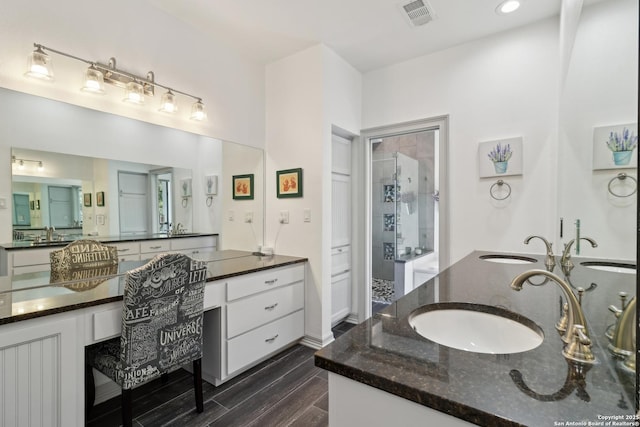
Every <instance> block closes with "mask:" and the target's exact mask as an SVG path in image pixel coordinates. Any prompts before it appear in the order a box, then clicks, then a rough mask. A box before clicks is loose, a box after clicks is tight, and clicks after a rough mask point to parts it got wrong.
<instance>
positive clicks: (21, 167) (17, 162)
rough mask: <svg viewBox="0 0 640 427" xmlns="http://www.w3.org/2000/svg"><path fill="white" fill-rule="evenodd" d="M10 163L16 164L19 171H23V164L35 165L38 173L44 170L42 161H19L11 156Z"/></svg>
mask: <svg viewBox="0 0 640 427" xmlns="http://www.w3.org/2000/svg"><path fill="white" fill-rule="evenodd" d="M11 162H12V163H13V164H17V165H18V169H20V170H22V169H24V164H25V162H30V163H35V164H36V166H37V168H38V170H39V171H42V170H44V163H43V162H42V160H30V159H19V158H17V157H16V156H11Z"/></svg>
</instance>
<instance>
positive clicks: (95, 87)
mask: <svg viewBox="0 0 640 427" xmlns="http://www.w3.org/2000/svg"><path fill="white" fill-rule="evenodd" d="M80 90H82V91H83V92H91V93H99V94H103V93H104V76H103V75H102V72H101V71H100V70H98V69H97V68H96V67H95V66H94V65H93V64H91V66H90V67H89V68H87V71H86V72H85V74H84V86H82V89H80Z"/></svg>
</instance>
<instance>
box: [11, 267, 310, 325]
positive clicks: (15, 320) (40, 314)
mask: <svg viewBox="0 0 640 427" xmlns="http://www.w3.org/2000/svg"><path fill="white" fill-rule="evenodd" d="M307 261H308V259H307V258H295V259H291V260H288V261H284V262H281V263H278V264H275V265H267V266H262V267H255V268H250V269H246V270H243V271H238V272H234V273H229V274H221V275H217V276H212V277H207V280H206V282H216V281H218V280H224V279H228V278H230V277H237V276H243V275H245V274H251V273H256V272H259V271H265V270H271V269H274V268H280V267H286V266H289V265H294V264H303V263H305V262H307ZM116 301H122V295H120V296H116V297H108V298H103V299H99V300H93V301H87V302H82V303H77V304H72V305H69V306H65V307H57V308H51V309H48V310H43V311H38V312H33V313H26V314H18V315H15V316H10V317H6V318H2V319H0V326H2V325H9V324H12V323H18V322H22V321H25V320H31V319H36V318H39V317H46V316H51V315H54V314H60V313H66V312H68V311H75V310H81V309H83V308H87V307H95V306H99V305H104V304H109V303H112V302H116Z"/></svg>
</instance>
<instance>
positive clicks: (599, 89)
mask: <svg viewBox="0 0 640 427" xmlns="http://www.w3.org/2000/svg"><path fill="white" fill-rule="evenodd" d="M565 36H567V37H566V38H565V41H567V46H570V43H569V41H570V40H571V39H572V38H571V36H572V34H565ZM565 71H566V76H565V78H564V82H563V86H562V89H563V90H562V93H561V96H560V110H559V111H560V115H559V156H558V163H557V164H558V217H559V218H563V223H564V227H563V228H564V230H563V234H564V236H563V241H565V242H567V241H569V240H570V239H572V238H575V237H576V220H580V235H581V236H583V237H584V236H588V237H591V238H593V239H595V240H596V242H597V244H598V246H597V248H594V249H592V248H591V247H590V246H591V245H590V244H588V243H587V242H585V241H583V242H582V245H583V249H582V251H583V253H582V254H583V255H588V256H594V257H598V258H610V259H623V260H635V259H636V232H635V231H636V221H637V214H636V213H637V192H636V190H637V182H636V180H637V160H636V159H637V154H638V152H637V148H635V149H634V150H633V153H632V156H631V157H630V158H629V159H628V160H629V161H628V162H627V163H624V162H623V163H620V164H616V162H615V161H614V153H613V152H612V150H611V149H610V148H609V147H608V146H607V141H608V139H609V135H610V132H612V131H614V132H621V131H622V130H623V129H624V128H625V125H626V127H627V128H628V129H629V130H631V132H632V133H633V134H634V135H636V136H637V135H638V128H637V121H638V2H637V1H634V0H607V1H601V2H597V3H594V4H591V5H589V6H585V7H584V8H583V9H582V12H581V13H580V19H579V21H578V23H577V26H576V27H575V41H574V43H573V49H572V50H571V57H570V58H569V61H568V63H567V66H566V69H565ZM620 174H625V175H620ZM618 176H626V177H627V178H626V179H618ZM634 192H635V193H634ZM559 218H558V219H559ZM557 250H562V248H557Z"/></svg>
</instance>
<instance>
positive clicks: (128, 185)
mask: <svg viewBox="0 0 640 427" xmlns="http://www.w3.org/2000/svg"><path fill="white" fill-rule="evenodd" d="M118 191H119V195H120V200H119V203H118V209H119V214H120V234H124V235H126V234H147V233H149V195H148V193H149V176H148V175H147V174H143V173H133V172H122V171H121V172H118Z"/></svg>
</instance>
